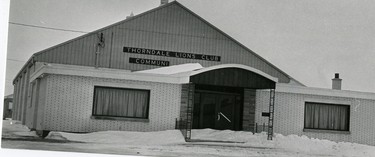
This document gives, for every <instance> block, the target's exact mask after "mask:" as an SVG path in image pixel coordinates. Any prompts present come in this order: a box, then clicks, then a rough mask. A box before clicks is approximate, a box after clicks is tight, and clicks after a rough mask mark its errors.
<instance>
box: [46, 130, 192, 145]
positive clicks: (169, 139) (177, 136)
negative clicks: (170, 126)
mask: <svg viewBox="0 0 375 157" xmlns="http://www.w3.org/2000/svg"><path fill="white" fill-rule="evenodd" d="M61 137H62V138H61ZM46 139H67V140H69V141H79V142H87V143H107V144H123V145H171V144H182V143H185V140H184V137H183V136H182V134H181V132H180V131H179V130H167V131H158V132H130V131H101V132H93V133H86V134H76V133H64V132H50V134H49V135H48V136H47V137H46Z"/></svg>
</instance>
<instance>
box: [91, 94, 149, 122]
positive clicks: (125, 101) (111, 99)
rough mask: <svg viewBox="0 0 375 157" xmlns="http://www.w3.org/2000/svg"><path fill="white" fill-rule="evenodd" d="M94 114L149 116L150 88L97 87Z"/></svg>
mask: <svg viewBox="0 0 375 157" xmlns="http://www.w3.org/2000/svg"><path fill="white" fill-rule="evenodd" d="M94 93H95V94H94V108H93V114H94V115H101V116H117V117H134V118H148V100H149V91H148V90H138V89H122V88H108V87H95V92H94Z"/></svg>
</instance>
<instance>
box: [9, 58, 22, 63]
mask: <svg viewBox="0 0 375 157" xmlns="http://www.w3.org/2000/svg"><path fill="white" fill-rule="evenodd" d="M7 60H10V61H15V62H23V63H25V62H26V61H21V60H17V59H11V58H7Z"/></svg>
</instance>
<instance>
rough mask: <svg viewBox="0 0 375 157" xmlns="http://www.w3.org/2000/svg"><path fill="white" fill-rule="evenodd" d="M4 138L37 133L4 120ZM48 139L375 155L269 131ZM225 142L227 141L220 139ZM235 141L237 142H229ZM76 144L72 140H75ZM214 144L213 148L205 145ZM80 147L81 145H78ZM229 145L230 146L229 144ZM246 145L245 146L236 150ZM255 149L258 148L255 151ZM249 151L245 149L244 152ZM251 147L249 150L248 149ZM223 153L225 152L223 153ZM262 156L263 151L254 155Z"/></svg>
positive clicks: (109, 145) (171, 148)
mask: <svg viewBox="0 0 375 157" xmlns="http://www.w3.org/2000/svg"><path fill="white" fill-rule="evenodd" d="M2 130H3V132H2V134H3V135H2V137H3V138H4V137H5V138H18V137H20V138H24V137H25V136H32V137H37V136H36V134H35V132H32V131H29V129H28V128H27V127H25V126H23V125H22V124H20V123H19V122H17V121H3V129H2ZM46 138H47V139H54V140H64V141H66V140H69V141H76V142H84V143H89V144H90V143H92V144H97V145H96V146H97V147H98V148H100V149H108V150H118V148H119V146H121V148H123V149H125V148H126V149H130V148H132V147H130V146H137V148H138V149H139V150H137V151H141V150H142V151H144V152H143V153H146V154H147V152H152V151H151V150H160V151H165V152H164V153H166V154H168V153H176V152H180V153H181V152H182V153H185V154H188V153H191V151H193V152H199V151H201V154H205V153H207V154H215V153H219V155H222V156H225V153H224V152H226V153H228V154H226V155H228V156H233V155H236V156H237V155H238V156H243V153H245V154H248V155H249V153H250V154H251V153H257V152H258V153H259V152H260V153H271V154H269V155H271V156H272V154H274V156H278V155H279V154H290V155H291V156H356V157H374V156H375V146H368V145H362V144H356V143H348V142H338V143H337V142H333V141H329V140H320V139H314V138H308V137H307V136H297V135H288V136H284V135H281V134H275V136H274V138H273V140H272V141H268V140H267V134H266V133H259V134H254V135H253V134H252V133H251V132H244V131H230V130H222V131H220V130H212V129H202V130H192V139H196V140H197V141H199V140H200V141H204V140H207V141H208V142H188V143H186V142H185V140H184V137H183V136H182V134H181V132H180V131H179V130H167V131H157V132H129V131H101V132H93V133H86V134H77V133H64V132H51V133H50V134H49V135H48V136H47V137H46ZM218 141H225V142H227V143H223V142H218ZM228 141H231V142H236V143H229V142H228ZM72 144H73V143H72ZM204 145H211V147H204ZM76 146H81V147H82V145H76ZM226 146H227V147H226ZM236 147H238V148H243V149H237V148H236ZM254 149H255V150H256V151H254ZM245 150H246V151H245ZM247 150H248V151H247ZM223 153H224V154H223ZM255 155H260V154H255Z"/></svg>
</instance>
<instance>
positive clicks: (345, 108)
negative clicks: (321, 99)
mask: <svg viewBox="0 0 375 157" xmlns="http://www.w3.org/2000/svg"><path fill="white" fill-rule="evenodd" d="M349 113H350V106H349V105H337V104H324V103H314V102H306V103H305V129H320V130H335V131H349Z"/></svg>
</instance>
